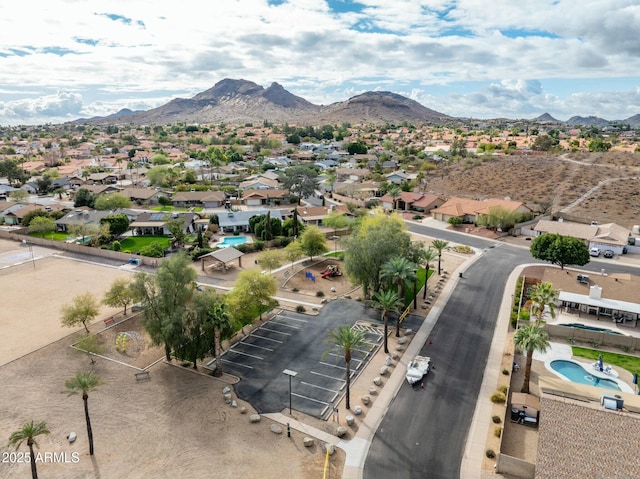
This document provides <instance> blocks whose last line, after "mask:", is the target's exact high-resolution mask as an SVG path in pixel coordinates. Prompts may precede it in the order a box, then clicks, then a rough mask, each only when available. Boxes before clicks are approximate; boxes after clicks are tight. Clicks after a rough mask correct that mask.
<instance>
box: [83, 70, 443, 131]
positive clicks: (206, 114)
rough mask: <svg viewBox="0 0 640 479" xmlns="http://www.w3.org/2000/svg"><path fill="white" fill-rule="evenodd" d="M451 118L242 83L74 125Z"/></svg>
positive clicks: (375, 100)
mask: <svg viewBox="0 0 640 479" xmlns="http://www.w3.org/2000/svg"><path fill="white" fill-rule="evenodd" d="M448 119H451V117H449V116H447V115H445V114H443V113H438V112H436V111H434V110H430V109H429V108H426V107H424V106H422V105H421V104H420V103H418V102H416V101H414V100H411V99H409V98H406V97H404V96H402V95H397V94H395V93H391V92H366V93H363V94H361V95H357V96H354V97H353V98H350V99H348V100H346V101H343V102H337V103H332V104H330V105H327V106H320V105H314V104H313V103H311V102H309V101H307V100H305V99H304V98H301V97H299V96H296V95H294V94H292V93H290V92H288V91H287V90H285V89H284V88H283V87H282V86H281V85H279V84H278V83H272V84H271V86H269V88H267V89H265V88H263V87H262V86H260V85H258V84H256V83H253V82H251V81H247V80H233V79H228V78H227V79H224V80H221V81H219V82H218V83H216V84H215V85H214V86H213V87H212V88H209V89H208V90H205V91H203V92H201V93H198V94H197V95H195V96H194V97H193V98H188V99H186V98H176V99H173V100H171V101H170V102H169V103H167V104H165V105H162V106H160V107H157V108H153V109H151V110H148V111H142V112H129V113H128V114H126V115H124V114H123V113H122V112H118V113H116V114H114V115H110V116H107V117H102V118H92V119H90V120H77V122H90V123H99V124H110V123H122V122H126V123H133V124H166V123H174V122H189V123H216V122H220V121H224V122H229V123H249V122H253V123H255V122H259V123H261V122H262V121H264V120H268V121H272V122H279V123H283V122H290V123H298V124H307V125H318V124H323V123H331V124H336V123H342V122H349V123H352V124H361V123H386V122H390V123H402V122H404V121H407V122H410V123H435V122H440V121H445V120H448Z"/></svg>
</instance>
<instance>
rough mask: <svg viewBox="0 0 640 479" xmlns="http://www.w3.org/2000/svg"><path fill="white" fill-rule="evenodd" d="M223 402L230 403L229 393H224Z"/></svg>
mask: <svg viewBox="0 0 640 479" xmlns="http://www.w3.org/2000/svg"><path fill="white" fill-rule="evenodd" d="M224 402H226V403H227V404H231V394H225V395H224Z"/></svg>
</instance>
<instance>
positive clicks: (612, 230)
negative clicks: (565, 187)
mask: <svg viewBox="0 0 640 479" xmlns="http://www.w3.org/2000/svg"><path fill="white" fill-rule="evenodd" d="M533 231H534V232H535V234H536V236H540V235H542V234H544V233H552V234H559V235H562V236H571V237H572V238H578V239H580V240H582V241H584V243H585V244H586V245H587V246H588V247H589V248H599V249H601V250H611V251H613V253H614V254H617V255H620V254H623V250H624V248H625V246H627V244H628V241H629V238H630V237H631V231H629V230H628V229H627V228H625V227H624V226H620V225H617V224H615V223H607V224H603V225H598V224H590V225H587V224H584V223H575V222H571V221H551V220H540V221H538V223H537V224H536V225H535V226H534V227H533Z"/></svg>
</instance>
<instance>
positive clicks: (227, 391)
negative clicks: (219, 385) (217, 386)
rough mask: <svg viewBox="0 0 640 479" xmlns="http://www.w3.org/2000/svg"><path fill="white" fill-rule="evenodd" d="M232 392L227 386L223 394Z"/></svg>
mask: <svg viewBox="0 0 640 479" xmlns="http://www.w3.org/2000/svg"><path fill="white" fill-rule="evenodd" d="M230 392H231V388H230V387H229V386H226V387H225V388H224V389H223V390H222V394H229V393H230Z"/></svg>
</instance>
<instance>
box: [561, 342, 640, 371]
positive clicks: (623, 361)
mask: <svg viewBox="0 0 640 479" xmlns="http://www.w3.org/2000/svg"><path fill="white" fill-rule="evenodd" d="M571 350H572V353H573V355H574V356H578V357H580V358H585V359H591V360H593V362H596V361H597V360H598V356H600V355H601V354H602V361H604V362H605V363H606V364H611V365H612V366H618V367H619V368H623V369H626V370H627V371H629V372H631V373H640V358H638V357H636V356H629V355H628V354H618V353H610V352H607V351H598V350H597V349H588V348H578V347H576V346H572V347H571Z"/></svg>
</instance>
